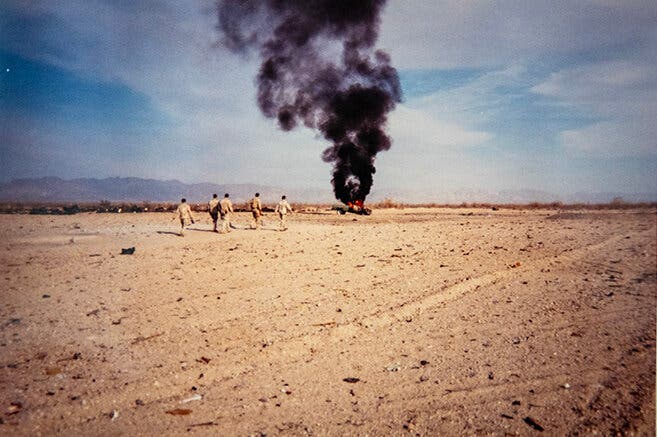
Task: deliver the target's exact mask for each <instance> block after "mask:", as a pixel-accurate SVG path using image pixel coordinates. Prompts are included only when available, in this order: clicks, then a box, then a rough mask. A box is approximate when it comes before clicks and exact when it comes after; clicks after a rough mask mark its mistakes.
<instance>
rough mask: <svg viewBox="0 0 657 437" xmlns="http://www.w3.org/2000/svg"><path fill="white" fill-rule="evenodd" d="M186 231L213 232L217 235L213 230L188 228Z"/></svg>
mask: <svg viewBox="0 0 657 437" xmlns="http://www.w3.org/2000/svg"><path fill="white" fill-rule="evenodd" d="M185 230H186V231H195V232H212V233H216V232H214V231H213V230H212V229H198V228H186V229H185Z"/></svg>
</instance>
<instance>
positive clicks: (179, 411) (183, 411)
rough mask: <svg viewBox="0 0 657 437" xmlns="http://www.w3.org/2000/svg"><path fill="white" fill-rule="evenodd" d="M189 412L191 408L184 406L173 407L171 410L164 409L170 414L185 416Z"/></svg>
mask: <svg viewBox="0 0 657 437" xmlns="http://www.w3.org/2000/svg"><path fill="white" fill-rule="evenodd" d="M191 412H192V410H188V409H186V408H174V409H173V410H168V411H166V413H167V414H171V415H172V416H187V415H188V414H191Z"/></svg>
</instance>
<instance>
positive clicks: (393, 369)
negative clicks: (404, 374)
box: [386, 363, 401, 372]
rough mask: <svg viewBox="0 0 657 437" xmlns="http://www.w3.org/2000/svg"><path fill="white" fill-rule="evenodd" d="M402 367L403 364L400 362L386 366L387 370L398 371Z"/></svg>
mask: <svg viewBox="0 0 657 437" xmlns="http://www.w3.org/2000/svg"><path fill="white" fill-rule="evenodd" d="M400 368H401V364H399V363H392V364H391V365H389V366H388V367H386V371H387V372H397V371H398V370H399V369H400Z"/></svg>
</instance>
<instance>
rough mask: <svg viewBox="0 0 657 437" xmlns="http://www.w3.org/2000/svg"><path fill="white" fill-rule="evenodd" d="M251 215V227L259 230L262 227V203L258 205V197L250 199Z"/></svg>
mask: <svg viewBox="0 0 657 437" xmlns="http://www.w3.org/2000/svg"><path fill="white" fill-rule="evenodd" d="M251 213H252V214H253V226H252V227H254V228H256V229H259V228H260V226H261V225H262V203H260V198H259V197H254V198H253V199H251Z"/></svg>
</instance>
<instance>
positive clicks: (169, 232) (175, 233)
mask: <svg viewBox="0 0 657 437" xmlns="http://www.w3.org/2000/svg"><path fill="white" fill-rule="evenodd" d="M157 233H158V234H163V235H175V236H176V237H180V232H173V231H157Z"/></svg>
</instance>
